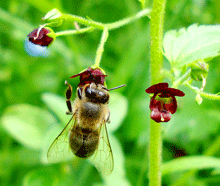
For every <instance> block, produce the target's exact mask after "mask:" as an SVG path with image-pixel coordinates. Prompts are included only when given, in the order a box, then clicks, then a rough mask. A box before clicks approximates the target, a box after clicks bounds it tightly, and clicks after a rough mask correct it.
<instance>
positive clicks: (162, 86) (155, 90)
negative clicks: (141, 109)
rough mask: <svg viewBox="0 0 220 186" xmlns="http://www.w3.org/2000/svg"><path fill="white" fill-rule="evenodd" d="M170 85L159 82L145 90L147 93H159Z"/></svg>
mask: <svg viewBox="0 0 220 186" xmlns="http://www.w3.org/2000/svg"><path fill="white" fill-rule="evenodd" d="M168 86H169V85H168V83H158V84H155V85H152V86H150V87H149V88H147V89H146V90H145V91H146V92H147V93H159V92H162V90H164V89H166V88H168Z"/></svg>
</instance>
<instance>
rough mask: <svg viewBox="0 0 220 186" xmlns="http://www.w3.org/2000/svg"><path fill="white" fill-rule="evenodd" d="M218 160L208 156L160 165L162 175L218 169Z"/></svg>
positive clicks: (176, 160)
mask: <svg viewBox="0 0 220 186" xmlns="http://www.w3.org/2000/svg"><path fill="white" fill-rule="evenodd" d="M219 167H220V158H215V157H210V156H189V157H182V158H177V159H174V160H171V161H169V162H166V163H164V164H163V165H162V174H163V175H165V174H170V173H174V172H180V171H187V170H199V169H208V168H219Z"/></svg>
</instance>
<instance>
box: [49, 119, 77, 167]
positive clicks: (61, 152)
mask: <svg viewBox="0 0 220 186" xmlns="http://www.w3.org/2000/svg"><path fill="white" fill-rule="evenodd" d="M74 123H75V116H74V115H73V116H72V117H71V119H70V121H69V122H68V123H67V125H66V126H65V128H64V129H63V130H62V132H61V133H60V134H59V135H58V136H57V138H56V139H55V140H54V142H53V143H52V144H51V146H50V148H49V150H48V152H47V159H48V161H49V162H50V163H57V162H61V161H67V160H70V159H72V158H73V156H74V155H73V153H72V151H71V149H70V147H69V131H70V129H71V128H72V127H73V125H74Z"/></svg>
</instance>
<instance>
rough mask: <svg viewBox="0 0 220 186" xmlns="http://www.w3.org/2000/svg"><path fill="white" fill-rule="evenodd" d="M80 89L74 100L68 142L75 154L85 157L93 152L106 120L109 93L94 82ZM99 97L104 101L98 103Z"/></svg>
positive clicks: (107, 116)
mask: <svg viewBox="0 0 220 186" xmlns="http://www.w3.org/2000/svg"><path fill="white" fill-rule="evenodd" d="M78 91H79V89H78ZM80 91H81V92H82V93H81V94H82V95H81V96H79V98H77V99H76V100H75V102H74V106H75V113H74V115H75V125H74V126H73V128H72V129H71V131H70V135H69V144H70V148H71V150H72V152H73V153H74V154H75V155H76V156H78V157H83V158H87V157H90V156H91V155H92V154H94V152H95V150H96V148H97V146H98V142H99V134H100V129H101V125H105V123H106V122H108V121H107V120H108V118H109V115H110V112H109V110H108V106H107V103H108V98H109V93H108V91H107V90H105V89H103V87H102V86H100V85H96V84H94V83H92V84H90V85H85V87H83V89H82V90H80ZM94 92H95V93H94ZM99 94H100V95H99ZM100 97H101V98H103V99H104V98H105V99H104V100H105V101H102V103H100V100H103V99H99V98H100ZM80 98H81V99H80Z"/></svg>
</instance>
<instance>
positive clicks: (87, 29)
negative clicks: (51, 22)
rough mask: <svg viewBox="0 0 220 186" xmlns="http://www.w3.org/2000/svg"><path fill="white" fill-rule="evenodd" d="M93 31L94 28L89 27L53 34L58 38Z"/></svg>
mask: <svg viewBox="0 0 220 186" xmlns="http://www.w3.org/2000/svg"><path fill="white" fill-rule="evenodd" d="M93 30H94V27H92V26H90V27H86V28H82V29H80V30H66V31H60V32H56V33H55V34H56V37H58V36H64V35H73V34H82V33H85V32H89V31H93Z"/></svg>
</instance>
